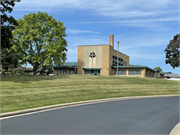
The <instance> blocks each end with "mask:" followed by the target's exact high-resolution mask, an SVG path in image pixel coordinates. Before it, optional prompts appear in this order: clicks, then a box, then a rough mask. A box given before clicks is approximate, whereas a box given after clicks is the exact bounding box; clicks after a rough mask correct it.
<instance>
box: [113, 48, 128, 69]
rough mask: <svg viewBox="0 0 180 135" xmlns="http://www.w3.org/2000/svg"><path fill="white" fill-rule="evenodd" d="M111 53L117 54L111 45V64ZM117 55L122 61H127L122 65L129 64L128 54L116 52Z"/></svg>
mask: <svg viewBox="0 0 180 135" xmlns="http://www.w3.org/2000/svg"><path fill="white" fill-rule="evenodd" d="M112 55H115V56H117V51H116V50H114V49H113V47H110V64H111V65H112ZM117 57H120V58H122V59H123V61H124V62H126V63H127V65H123V66H129V56H127V55H125V54H123V53H121V52H118V56H117ZM123 64H124V63H123Z"/></svg>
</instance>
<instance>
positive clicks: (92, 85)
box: [0, 75, 179, 113]
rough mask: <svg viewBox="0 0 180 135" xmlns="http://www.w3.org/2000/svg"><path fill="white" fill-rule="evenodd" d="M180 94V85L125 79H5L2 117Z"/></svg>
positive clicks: (41, 77) (2, 88)
mask: <svg viewBox="0 0 180 135" xmlns="http://www.w3.org/2000/svg"><path fill="white" fill-rule="evenodd" d="M171 94H179V82H178V81H169V80H164V79H156V78H137V77H122V76H91V75H59V76H14V77H1V95H0V98H1V113H6V112H12V111H18V110H24V109H30V108H36V107H42V106H49V105H55V104H62V103H70V102H77V101H85V100H94V99H104V98H115V97H130V96H147V95H171Z"/></svg>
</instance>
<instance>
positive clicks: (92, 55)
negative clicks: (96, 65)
mask: <svg viewBox="0 0 180 135" xmlns="http://www.w3.org/2000/svg"><path fill="white" fill-rule="evenodd" d="M89 57H91V58H92V68H93V58H94V57H96V55H95V53H94V52H91V53H90V55H89Z"/></svg>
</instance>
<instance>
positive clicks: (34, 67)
mask: <svg viewBox="0 0 180 135" xmlns="http://www.w3.org/2000/svg"><path fill="white" fill-rule="evenodd" d="M37 68H38V63H34V64H33V75H36V70H37Z"/></svg>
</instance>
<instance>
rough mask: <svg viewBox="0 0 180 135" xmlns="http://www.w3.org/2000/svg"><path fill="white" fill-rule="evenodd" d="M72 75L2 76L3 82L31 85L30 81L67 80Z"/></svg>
mask: <svg viewBox="0 0 180 135" xmlns="http://www.w3.org/2000/svg"><path fill="white" fill-rule="evenodd" d="M67 78H70V75H55V76H49V75H20V76H19V75H15V76H1V82H5V81H7V82H14V83H30V81H43V80H55V79H67Z"/></svg>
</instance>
